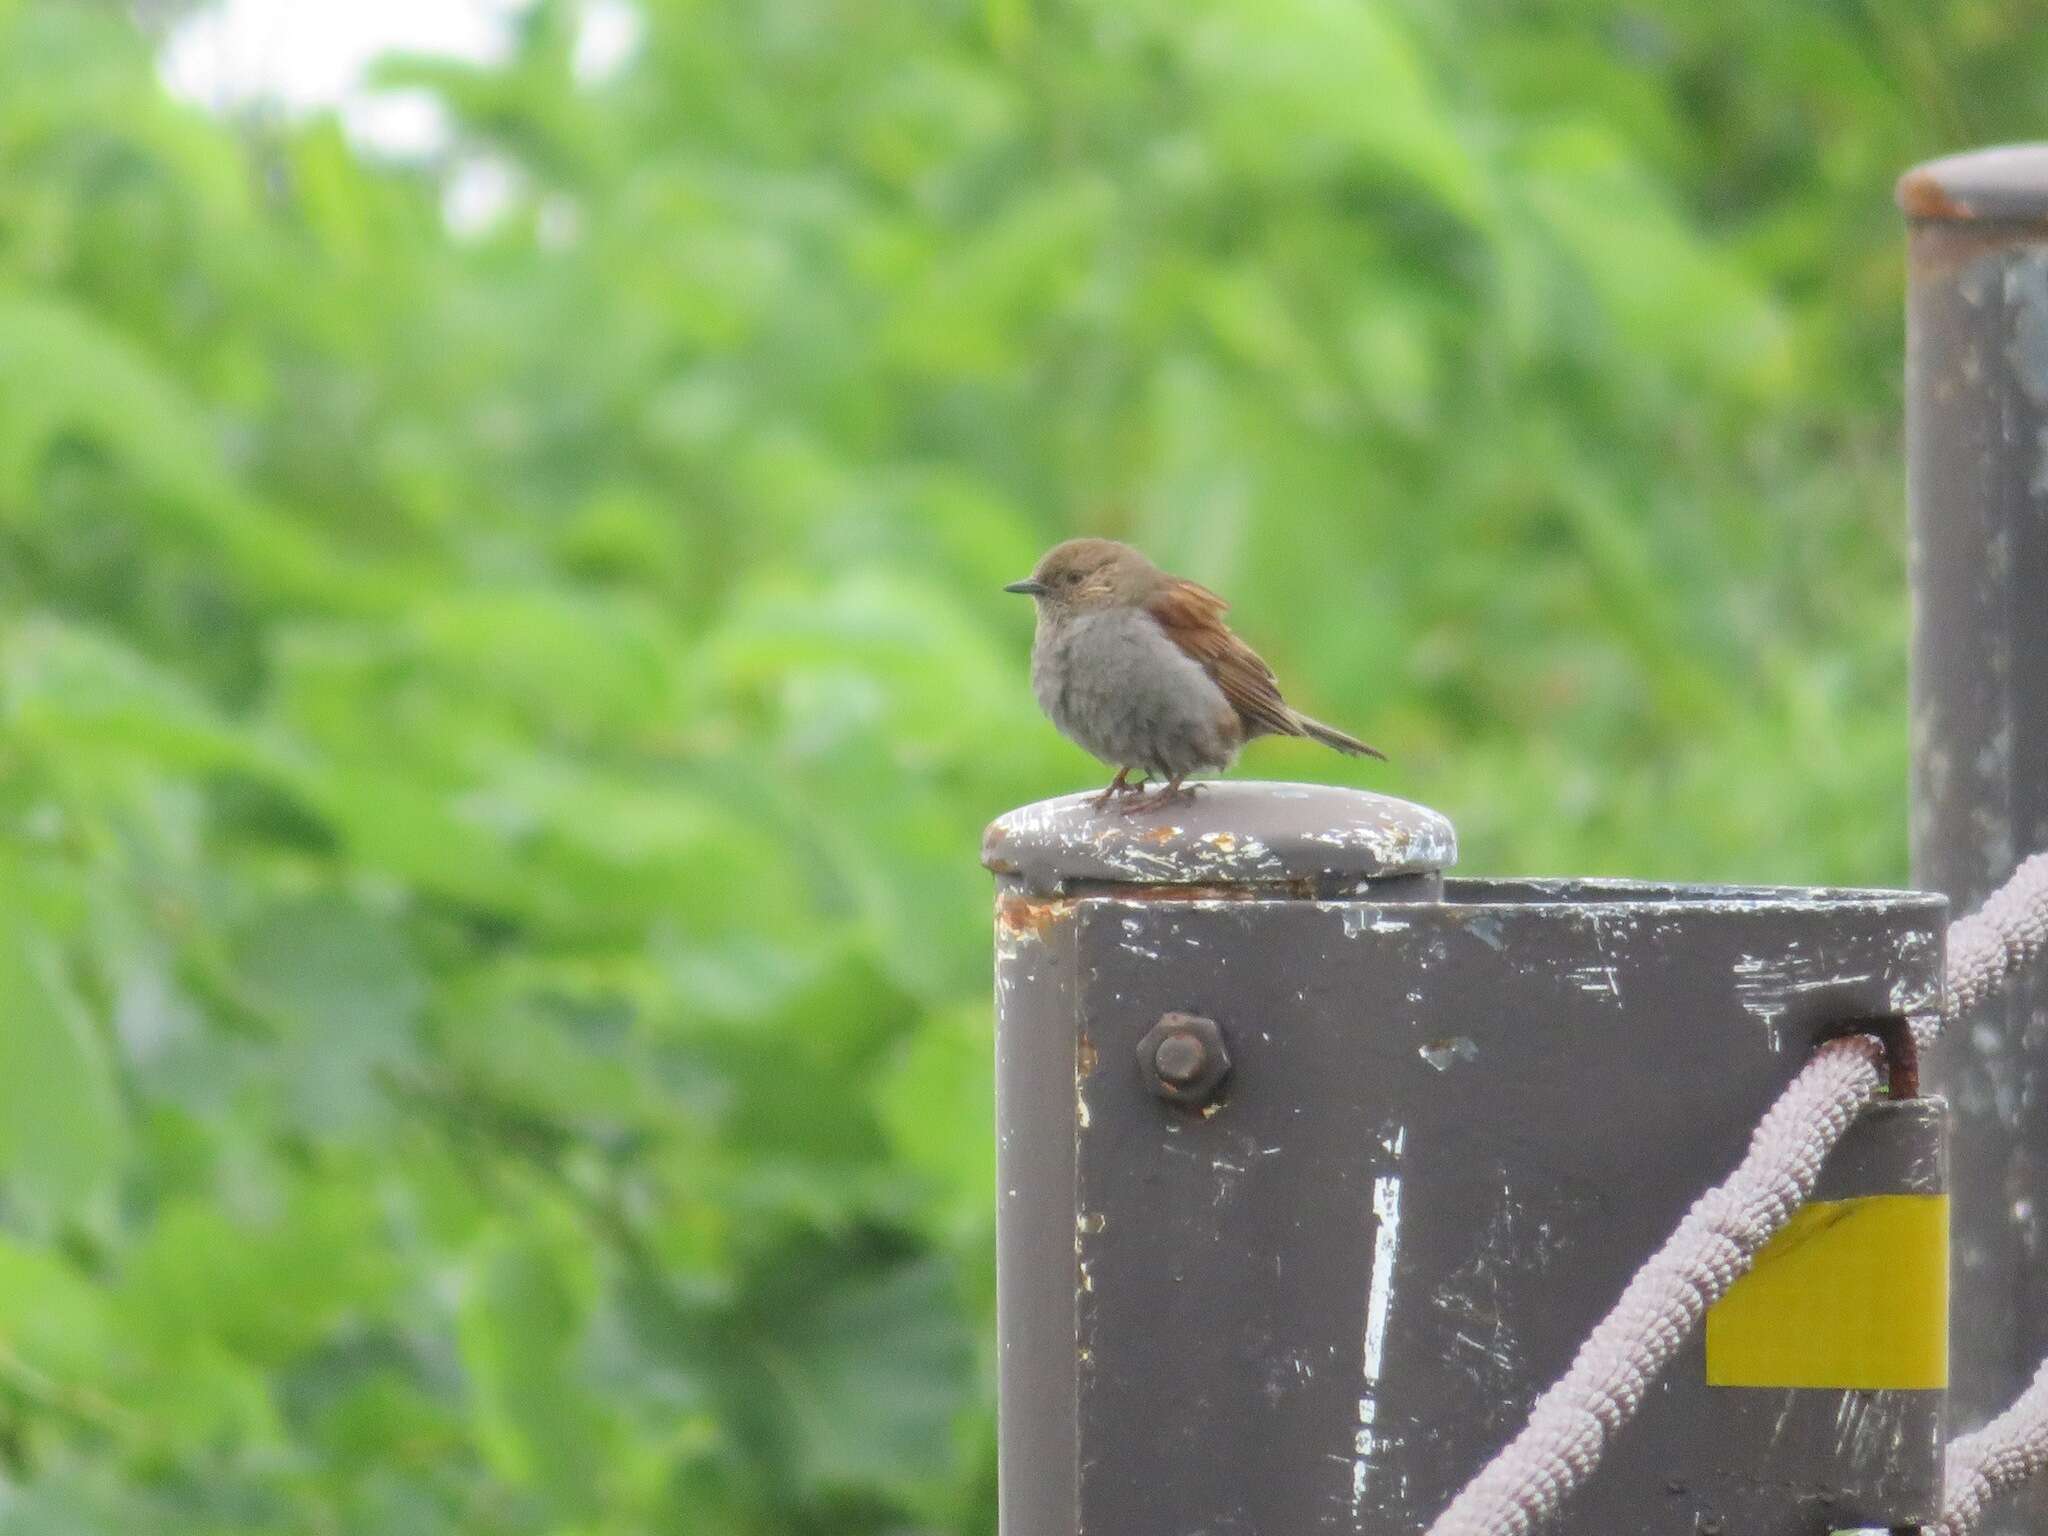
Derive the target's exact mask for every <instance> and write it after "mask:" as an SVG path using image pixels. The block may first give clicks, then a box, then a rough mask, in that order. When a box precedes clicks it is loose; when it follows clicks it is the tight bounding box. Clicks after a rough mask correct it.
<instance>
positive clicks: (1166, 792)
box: [1117, 782, 1202, 816]
mask: <svg viewBox="0 0 2048 1536" xmlns="http://www.w3.org/2000/svg"><path fill="white" fill-rule="evenodd" d="M1201 787H1202V786H1201V785H1199V784H1181V783H1177V782H1173V783H1168V784H1166V785H1164V786H1162V787H1161V788H1159V789H1157V790H1153V791H1149V792H1147V791H1144V790H1140V789H1138V787H1137V786H1136V785H1132V786H1131V788H1132V789H1133V791H1134V792H1135V798H1133V799H1130V800H1126V801H1125V802H1124V803H1123V804H1122V805H1121V806H1119V807H1118V808H1117V809H1118V810H1119V811H1121V812H1122V813H1123V814H1124V815H1126V816H1142V815H1144V814H1145V813H1146V812H1148V811H1163V810H1165V809H1166V807H1168V806H1169V805H1181V804H1185V803H1188V802H1191V801H1193V800H1194V798H1195V791H1196V790H1198V789H1200V788H1201Z"/></svg>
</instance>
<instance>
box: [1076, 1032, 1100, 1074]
mask: <svg viewBox="0 0 2048 1536" xmlns="http://www.w3.org/2000/svg"><path fill="white" fill-rule="evenodd" d="M1095 1062H1096V1051H1095V1042H1094V1041H1093V1040H1090V1039H1089V1038H1088V1037H1087V1036H1086V1035H1082V1036H1081V1037H1080V1038H1079V1039H1077V1040H1076V1041H1075V1042H1074V1075H1075V1076H1076V1077H1088V1076H1091V1075H1093V1073H1094V1071H1095Z"/></svg>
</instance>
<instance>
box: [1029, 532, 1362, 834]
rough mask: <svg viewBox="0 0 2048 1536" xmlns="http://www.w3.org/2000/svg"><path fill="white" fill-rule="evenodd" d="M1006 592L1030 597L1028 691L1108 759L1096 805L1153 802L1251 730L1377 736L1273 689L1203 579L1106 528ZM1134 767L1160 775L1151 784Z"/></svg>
mask: <svg viewBox="0 0 2048 1536" xmlns="http://www.w3.org/2000/svg"><path fill="white" fill-rule="evenodd" d="M1003 590H1004V591H1005V592H1017V593H1022V594H1023V595H1024V596H1026V597H1029V598H1030V599H1031V600H1032V602H1033V603H1034V604H1035V605H1036V607H1037V610H1038V627H1037V631H1036V633H1035V634H1034V636H1033V639H1032V643H1031V691H1032V692H1033V694H1035V695H1036V696H1037V699H1038V705H1039V708H1041V709H1043V710H1044V711H1045V713H1046V716H1047V718H1048V719H1050V720H1051V721H1052V723H1053V725H1054V726H1056V727H1057V728H1058V730H1059V731H1060V734H1062V735H1063V736H1065V737H1066V738H1067V739H1068V740H1070V741H1072V742H1074V743H1075V744H1076V745H1078V746H1080V747H1083V748H1085V749H1086V750H1087V751H1089V752H1090V753H1092V754H1094V755H1095V756H1096V757H1098V758H1100V759H1102V761H1103V762H1104V763H1107V764H1108V765H1109V766H1110V767H1112V768H1114V769H1115V770H1116V777H1115V778H1114V779H1112V780H1110V782H1109V787H1108V788H1106V789H1104V790H1103V791H1102V793H1101V794H1099V795H1097V796H1095V797H1094V799H1093V801H1092V804H1093V805H1094V807H1095V809H1096V810H1098V811H1099V810H1101V809H1103V808H1104V807H1106V806H1107V805H1108V804H1109V803H1110V802H1111V801H1113V800H1115V799H1117V798H1118V797H1119V796H1122V795H1132V796H1136V797H1138V798H1136V799H1133V800H1131V801H1130V802H1128V803H1127V804H1126V807H1125V809H1127V810H1138V809H1142V808H1144V807H1145V806H1147V805H1162V804H1165V803H1167V802H1169V801H1171V800H1174V799H1177V798H1179V797H1181V796H1182V795H1184V794H1187V795H1191V794H1193V792H1194V788H1195V786H1190V785H1186V784H1185V781H1186V779H1187V776H1188V775H1189V774H1191V773H1199V772H1202V771H1204V770H1208V771H1214V772H1221V771H1223V770H1225V769H1227V768H1229V767H1230V766H1231V764H1233V763H1234V762H1236V761H1237V755H1238V753H1239V752H1240V751H1241V750H1242V749H1243V747H1244V744H1245V743H1246V742H1248V741H1250V740H1251V739H1252V738H1253V737H1256V736H1305V737H1307V738H1308V739H1309V740H1311V741H1319V742H1321V743H1322V744H1323V745H1324V746H1327V747H1334V748H1336V750H1337V751H1339V752H1343V753H1347V754H1349V755H1350V756H1353V757H1376V758H1379V759H1380V760H1381V761H1383V762H1384V761H1385V760H1386V754H1385V753H1384V752H1382V751H1380V750H1379V748H1377V747H1370V746H1367V745H1366V744H1365V743H1364V742H1362V741H1360V740H1358V738H1356V737H1355V736H1349V735H1346V734H1345V733H1344V732H1343V731H1340V730H1338V729H1337V728H1336V727H1335V726H1333V725H1325V724H1323V722H1322V721H1320V720H1312V719H1310V718H1309V717H1308V716H1307V715H1305V714H1303V713H1302V712H1301V711H1300V710H1298V709H1296V708H1294V707H1293V706H1292V705H1290V704H1289V703H1288V702H1287V701H1286V700H1285V699H1283V698H1282V697H1281V696H1280V685H1279V682H1278V681H1277V680H1276V679H1275V678H1274V676H1273V669H1272V668H1271V667H1269V666H1267V665H1266V663H1265V662H1264V661H1262V660H1261V659H1260V658H1259V654H1258V652H1256V651H1254V650H1253V649H1252V648H1251V647H1250V646H1248V645H1246V644H1245V643H1244V641H1242V640H1240V639H1239V638H1238V637H1237V636H1236V635H1235V634H1234V633H1232V631H1231V628H1230V626H1229V625H1228V624H1226V623H1224V622H1223V614H1224V612H1225V610H1227V609H1228V608H1229V606H1230V605H1229V604H1228V603H1226V602H1224V600H1223V599H1222V598H1220V597H1218V596H1217V595H1216V594H1215V593H1214V592H1211V591H1210V590H1209V589H1208V588H1207V587H1204V586H1201V585H1198V584H1197V583H1195V582H1192V581H1187V580H1184V579H1182V578H1181V577H1178V576H1171V575H1168V574H1167V573H1166V572H1165V571H1162V570H1161V569H1159V567H1158V566H1156V565H1154V564H1153V563H1152V562H1151V561H1150V560H1149V559H1147V558H1146V557H1145V555H1144V554H1143V553H1141V552H1140V551H1138V550H1136V549H1133V548H1132V547H1131V546H1130V545H1128V544H1120V543H1118V542H1117V541H1116V540H1114V539H1069V540H1067V541H1066V542H1065V543H1063V544H1056V545H1054V546H1053V547H1052V548H1051V549H1049V550H1047V551H1046V552H1045V554H1044V555H1043V556H1042V557H1040V559H1039V562H1038V564H1037V566H1036V567H1035V568H1034V569H1033V570H1032V572H1031V574H1030V575H1029V576H1027V577H1025V578H1024V579H1023V580H1022V581H1013V582H1011V583H1009V585H1007V586H1005V587H1004V588H1003ZM1133 773H1142V774H1144V775H1145V776H1146V779H1147V780H1148V781H1152V780H1162V779H1163V780H1164V781H1165V785H1164V788H1163V789H1161V790H1160V791H1159V793H1158V794H1156V795H1147V794H1145V793H1144V786H1142V785H1138V784H1133V783H1132V782H1131V781H1130V779H1131V775H1132V774H1133Z"/></svg>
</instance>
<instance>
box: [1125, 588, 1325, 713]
mask: <svg viewBox="0 0 2048 1536" xmlns="http://www.w3.org/2000/svg"><path fill="white" fill-rule="evenodd" d="M1229 606H1230V605H1229V604H1228V603H1226V602H1224V601H1223V599H1222V598H1220V597H1218V596H1217V595H1216V594H1215V593H1214V592H1211V591H1210V590H1209V589H1208V588H1207V587H1204V586H1198V585H1197V584H1196V583H1194V582H1192V581H1170V582H1168V583H1167V584H1166V585H1165V586H1164V587H1162V588H1160V590H1159V591H1158V592H1157V593H1156V594H1155V595H1154V596H1153V597H1152V598H1151V600H1150V601H1148V602H1147V603H1146V604H1145V611H1146V612H1147V613H1149V614H1151V615H1152V617H1153V618H1154V619H1155V620H1157V621H1158V624H1159V627H1160V628H1161V629H1163V630H1165V631H1166V634H1167V638H1169V639H1170V640H1172V641H1173V643H1174V644H1175V645H1177V646H1179V647H1180V648H1181V649H1182V650H1183V651H1185V652H1187V654H1188V655H1189V656H1192V657H1193V658H1194V659H1195V660H1196V661H1198V662H1200V663H1201V664H1202V668H1203V670H1204V671H1206V672H1207V673H1208V674H1209V676H1210V677H1211V678H1213V679H1215V682H1216V686H1217V687H1219V688H1221V689H1222V690H1223V696H1224V697H1225V698H1226V699H1228V700H1229V701H1230V704H1231V707H1232V708H1233V709H1235V710H1236V711H1237V714H1238V718H1239V719H1240V720H1242V721H1243V722H1244V733H1245V735H1246V736H1259V735H1264V734H1268V733H1270V734H1273V735H1279V736H1299V735H1300V734H1301V725H1300V722H1299V718H1298V717H1297V716H1296V715H1295V713H1294V711H1293V710H1291V709H1289V708H1288V707H1287V701H1286V700H1285V699H1283V698H1281V697H1280V684H1279V683H1278V681H1276V680H1275V678H1274V676H1273V669H1272V668H1271V667H1269V666H1267V665H1266V663H1265V662H1264V661H1262V660H1261V659H1260V658H1259V653H1258V652H1257V651H1255V650H1253V649H1252V648H1251V647H1250V646H1248V645H1246V644H1245V643H1244V642H1243V641H1242V640H1240V639H1238V638H1237V636H1236V635H1234V634H1232V633H1231V630H1230V626H1229V625H1228V624H1226V623H1224V622H1223V611H1224V610H1225V609H1226V608H1228V607H1229Z"/></svg>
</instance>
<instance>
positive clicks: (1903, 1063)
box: [1875, 1014, 1920, 1099]
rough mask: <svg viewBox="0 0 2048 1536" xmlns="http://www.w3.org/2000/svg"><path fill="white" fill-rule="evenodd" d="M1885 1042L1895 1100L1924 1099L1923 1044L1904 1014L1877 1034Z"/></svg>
mask: <svg viewBox="0 0 2048 1536" xmlns="http://www.w3.org/2000/svg"><path fill="white" fill-rule="evenodd" d="M1875 1033H1876V1035H1877V1038H1878V1039H1879V1040H1881V1041H1883V1042H1884V1071H1885V1085H1886V1087H1887V1089H1888V1090H1889V1091H1890V1093H1891V1096H1892V1097H1893V1098H1894V1099H1917V1098H1919V1097H1920V1042H1919V1041H1917V1040H1915V1039H1914V1038H1913V1025H1912V1021H1911V1020H1909V1019H1908V1018H1907V1017H1906V1016H1905V1015H1904V1014H1900V1015H1898V1016H1897V1017H1896V1018H1890V1019H1886V1020H1884V1021H1883V1022H1882V1023H1881V1024H1879V1026H1878V1027H1877V1029H1876V1031H1875Z"/></svg>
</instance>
